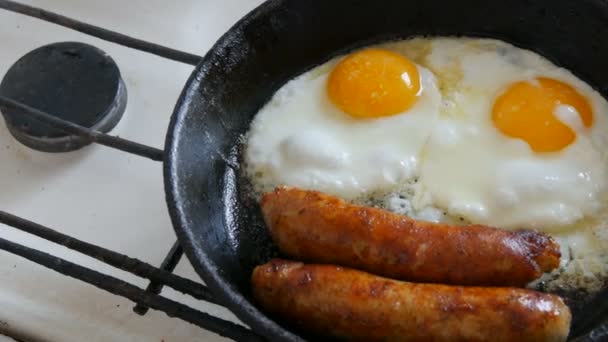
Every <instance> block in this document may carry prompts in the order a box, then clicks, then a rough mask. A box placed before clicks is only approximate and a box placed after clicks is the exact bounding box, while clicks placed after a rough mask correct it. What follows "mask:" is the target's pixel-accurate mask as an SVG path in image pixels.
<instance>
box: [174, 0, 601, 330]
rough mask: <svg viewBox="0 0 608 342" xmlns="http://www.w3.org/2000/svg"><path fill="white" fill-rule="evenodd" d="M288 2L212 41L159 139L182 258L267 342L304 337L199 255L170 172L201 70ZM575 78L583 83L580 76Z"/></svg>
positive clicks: (270, 3) (589, 1)
mask: <svg viewBox="0 0 608 342" xmlns="http://www.w3.org/2000/svg"><path fill="white" fill-rule="evenodd" d="M294 1H298V0H294ZM288 2H290V0H266V1H264V2H263V3H262V4H260V5H259V6H258V7H256V8H255V9H253V10H252V11H250V12H249V13H247V14H246V15H245V16H244V17H242V18H241V19H240V20H239V21H237V22H236V23H235V24H234V25H233V26H231V27H230V28H229V29H228V30H227V31H226V32H225V33H224V34H223V35H222V36H221V37H220V38H219V39H218V40H217V41H216V43H215V44H214V45H213V46H212V47H211V48H210V49H209V51H208V52H207V53H206V54H205V56H204V57H203V59H202V60H201V62H200V63H199V64H198V65H197V66H196V67H195V69H194V70H193V71H192V73H191V75H190V77H189V78H188V80H187V81H186V83H185V84H184V87H183V90H182V92H181V93H180V95H179V97H178V100H177V102H176V105H175V107H174V110H173V113H172V115H171V119H170V123H169V126H168V131H167V135H166V140H165V162H164V163H163V179H164V188H165V197H166V202H167V207H168V211H169V214H170V218H171V222H172V225H173V228H174V230H175V232H176V235H177V237H178V240H179V242H180V243H181V245H182V246H183V248H184V251H185V253H186V255H187V257H188V259H189V261H190V262H191V263H192V265H193V268H194V269H195V271H196V272H197V274H198V275H199V276H200V277H201V279H202V280H203V281H204V282H205V283H206V285H207V286H208V287H209V288H210V289H211V291H212V292H213V293H214V294H215V295H216V296H218V298H219V301H220V302H221V303H222V305H224V306H226V307H227V308H228V309H229V310H230V311H231V312H233V313H235V315H236V316H237V317H238V318H239V319H240V320H242V322H243V323H245V324H247V325H248V326H249V327H251V328H252V329H253V330H254V332H256V333H258V334H260V335H263V336H264V337H266V338H269V339H271V340H285V341H305V339H303V338H302V337H300V336H298V335H296V334H294V333H292V332H291V331H290V330H288V329H285V328H284V327H283V326H281V325H279V324H278V323H276V322H275V321H274V320H273V319H271V318H270V317H269V316H267V315H266V313H265V312H263V311H262V310H260V309H258V307H257V306H255V305H253V303H252V302H251V301H250V299H249V298H246V297H245V296H244V295H243V293H242V292H241V291H239V290H238V289H236V287H235V286H234V285H233V284H230V283H229V282H226V281H224V280H223V279H222V277H221V274H220V271H219V269H218V267H217V265H216V264H215V263H214V262H213V261H212V260H211V258H210V257H209V253H208V252H207V251H205V249H204V248H202V246H198V247H197V244H198V243H197V241H196V240H197V237H195V235H194V233H193V231H192V230H191V229H188V228H186V227H187V226H188V225H189V223H188V222H187V221H188V219H187V215H186V213H185V212H184V210H183V207H181V205H178V204H177V203H178V201H177V200H178V199H179V198H180V197H182V196H183V195H182V194H180V189H179V185H180V184H179V182H178V177H177V169H176V167H177V164H179V163H178V158H177V148H178V145H179V140H180V137H179V136H180V134H179V131H180V130H181V129H182V128H183V126H184V119H185V117H186V116H187V115H188V113H189V110H190V107H191V102H192V98H193V96H195V95H196V93H197V89H198V88H199V87H200V85H201V84H204V83H205V80H206V78H207V76H208V68H207V67H208V66H211V65H213V63H215V62H217V61H219V58H220V57H221V56H223V54H224V52H226V51H227V49H228V48H230V47H233V46H232V45H231V42H230V41H231V40H232V39H233V38H234V36H235V35H238V34H240V33H241V32H242V30H243V28H245V27H247V26H248V25H249V24H250V23H251V22H252V21H255V20H257V19H259V18H261V17H264V16H266V15H268V14H270V13H271V12H272V11H274V10H277V9H279V8H280V7H282V6H284V5H285V4H287V3H288ZM580 4H581V5H582V4H585V5H589V6H596V7H597V8H598V11H597V12H596V13H595V14H596V15H600V16H602V17H604V18H606V19H608V2H606V1H599V0H581V2H580ZM600 7H601V8H600ZM480 36H482V35H480ZM493 38H498V39H501V40H502V39H503V37H493ZM504 40H505V41H507V42H509V43H511V44H514V45H516V46H518V47H521V48H524V49H531V50H534V51H535V52H539V51H536V50H535V49H532V48H531V47H529V46H526V45H525V44H521V43H520V42H517V43H515V42H511V41H510V40H509V39H504ZM539 53H540V52H539ZM541 54H542V55H543V56H544V55H545V54H544V53H541ZM575 74H576V75H577V76H578V77H581V75H579V74H578V73H575ZM581 78H582V79H584V80H586V77H581ZM590 85H591V86H592V87H593V88H594V89H596V90H597V91H599V92H600V93H603V92H602V91H600V89H599V88H598V85H597V84H591V83H590ZM607 98H608V96H607ZM600 327H601V326H600ZM596 328H598V326H594V327H591V329H590V330H589V331H586V332H585V333H583V334H581V335H575V336H572V335H571V336H569V338H571V339H572V338H574V339H576V340H578V338H585V337H586V336H591V335H592V332H593V330H594V329H596Z"/></svg>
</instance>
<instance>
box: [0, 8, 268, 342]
mask: <svg viewBox="0 0 608 342" xmlns="http://www.w3.org/2000/svg"><path fill="white" fill-rule="evenodd" d="M0 9H4V10H7V11H11V12H15V13H20V14H23V15H27V16H30V17H34V18H38V19H41V20H45V21H48V22H51V23H54V24H57V25H61V26H64V27H67V28H70V29H73V30H76V31H79V32H82V33H85V34H88V35H91V36H95V37H97V38H101V39H104V40H107V41H110V42H113V43H116V44H120V45H123V46H126V47H130V48H133V49H137V50H141V51H144V52H147V53H151V54H154V55H157V56H160V57H164V58H167V59H171V60H174V61H178V62H182V63H186V64H190V65H197V64H198V63H199V62H200V61H201V59H202V57H200V56H197V55H192V54H189V53H186V52H182V51H178V50H174V49H170V48H167V47H164V46H160V45H157V44H154V43H150V42H146V41H143V40H139V39H135V38H132V37H128V36H126V35H123V34H120V33H118V32H113V31H110V30H106V29H103V28H100V27H96V26H93V25H90V24H87V23H84V22H81V21H77V20H74V19H71V18H67V17H64V16H62V15H59V14H56V13H52V12H49V11H46V10H43V9H40V8H36V7H31V6H27V5H23V4H20V3H17V2H14V1H9V0H0ZM0 108H7V109H12V110H15V111H19V112H20V113H23V114H24V115H29V116H30V117H31V118H32V119H35V120H37V121H39V122H42V123H45V124H47V125H49V126H51V127H53V128H57V129H60V130H62V131H64V132H66V133H69V134H74V135H78V136H80V137H83V138H85V139H87V140H89V141H90V142H94V143H98V144H101V145H105V146H108V147H111V148H114V149H117V150H120V151H123V152H126V153H131V154H135V155H139V156H142V157H145V158H149V159H152V160H155V161H160V162H162V160H163V151H162V150H159V149H156V148H154V147H150V146H146V145H143V144H139V143H136V142H133V141H129V140H126V139H123V138H119V137H115V136H111V135H108V134H105V133H102V132H98V131H95V130H92V129H90V128H87V127H83V126H80V125H77V124H75V123H73V122H70V121H66V120H63V119H60V118H57V117H55V116H53V115H50V114H48V113H45V112H42V111H40V110H37V109H35V108H32V107H29V106H27V105H25V104H23V103H19V102H17V101H14V100H12V99H10V98H7V97H4V96H0ZM0 223H3V224H6V225H8V226H11V227H14V228H16V229H19V230H21V231H23V232H26V233H29V234H32V235H35V236H38V237H40V238H43V239H45V240H47V241H50V242H53V243H56V244H59V245H61V246H64V247H67V248H69V249H72V250H74V251H77V252H79V253H82V254H84V255H87V256H90V257H92V258H95V259H97V260H99V261H101V262H103V263H106V264H108V265H110V266H113V267H115V268H118V269H121V270H123V271H126V272H129V273H131V274H134V275H136V276H139V277H141V278H145V279H149V280H150V283H149V285H148V287H147V288H146V289H145V290H144V289H141V288H139V287H137V286H135V285H132V284H129V283H127V282H125V281H122V280H120V279H117V278H115V277H112V276H109V275H107V274H103V273H100V272H98V271H95V270H92V269H90V268H87V267H83V266H80V265H78V264H75V263H73V262H70V261H67V260H65V259H62V258H58V257H56V256H53V255H50V254H48V253H45V252H41V251H39V250H36V249H32V248H29V247H26V246H23V245H20V244H18V243H15V242H12V241H8V240H6V239H2V238H0V249H1V250H4V251H6V252H9V253H12V254H15V255H18V256H20V257H23V258H25V259H28V260H30V261H33V262H35V263H37V264H40V265H42V266H44V267H47V268H49V269H52V270H54V271H56V272H59V273H61V274H63V275H66V276H68V277H72V278H75V279H78V280H81V281H84V282H86V283H88V284H91V285H93V286H96V287H98V288H100V289H102V290H105V291H108V292H110V293H112V294H115V295H118V296H122V297H125V298H127V299H129V300H131V301H133V302H134V303H136V306H135V307H134V308H133V311H135V312H136V313H137V314H140V315H144V314H146V312H147V311H148V309H154V310H159V311H163V312H165V313H166V314H167V315H168V316H170V317H176V318H180V319H182V320H184V321H187V322H190V323H192V324H195V325H197V326H199V327H201V328H204V329H207V330H209V331H212V332H215V333H217V334H219V335H221V336H224V337H227V338H230V339H233V340H236V341H261V340H262V338H261V337H259V336H258V335H256V334H255V333H254V332H252V331H251V330H250V329H248V328H246V327H244V326H242V325H239V324H235V323H233V322H230V321H226V320H223V319H221V318H218V317H215V316H212V315H210V314H208V313H205V312H201V311H198V310H195V309H193V308H191V307H189V306H187V305H184V304H181V303H178V302H176V301H173V300H171V299H168V298H166V297H163V296H161V295H160V292H161V290H162V288H163V287H164V286H169V287H171V288H173V289H175V290H177V291H179V292H182V293H184V294H188V295H190V296H192V297H194V298H196V299H199V300H204V301H208V302H210V303H213V304H217V305H222V303H220V302H218V300H217V299H216V298H215V296H214V295H213V294H212V293H211V291H210V290H209V289H208V288H207V287H206V286H204V285H202V284H200V283H197V282H194V281H192V280H189V279H186V278H182V277H180V276H177V275H175V274H173V273H172V271H173V269H174V268H175V266H176V265H177V263H178V262H179V260H180V259H181V257H182V255H183V251H182V248H181V246H180V245H179V242H177V241H176V242H175V243H174V244H173V246H172V247H171V248H170V250H169V252H168V253H167V256H166V257H165V259H164V261H163V262H162V264H161V266H160V267H159V268H158V267H154V266H152V265H150V264H148V263H145V262H143V261H141V260H138V259H134V258H131V257H128V256H126V255H122V254H120V253H117V252H114V251H112V250H109V249H106V248H103V247H100V246H96V245H94V244H91V243H88V242H85V241H81V240H78V239H76V238H73V237H71V236H68V235H65V234H62V233H60V232H58V231H55V230H53V229H50V228H47V227H45V226H42V225H40V224H37V223H34V222H31V221H28V220H26V219H23V218H20V217H17V216H14V215H11V214H9V213H7V212H4V211H0Z"/></svg>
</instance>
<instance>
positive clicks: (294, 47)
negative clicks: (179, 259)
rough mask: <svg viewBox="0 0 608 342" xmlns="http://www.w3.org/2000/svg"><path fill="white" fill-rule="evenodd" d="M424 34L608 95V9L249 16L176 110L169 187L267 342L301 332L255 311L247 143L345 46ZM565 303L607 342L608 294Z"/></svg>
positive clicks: (221, 44) (303, 0) (297, 10)
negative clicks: (496, 45)
mask: <svg viewBox="0 0 608 342" xmlns="http://www.w3.org/2000/svg"><path fill="white" fill-rule="evenodd" d="M418 35H443V36H446V35H448V36H452V35H465V36H479V37H492V38H499V39H503V40H505V41H507V42H510V43H512V44H515V45H517V46H520V47H523V48H527V49H531V50H534V51H536V52H538V53H540V54H541V55H543V56H545V57H547V58H549V59H550V60H552V61H553V62H555V63H557V64H558V65H561V66H563V67H565V68H568V69H570V70H571V71H573V72H574V73H575V74H576V75H578V76H579V77H580V78H582V79H583V80H585V81H587V82H588V83H589V84H590V85H592V86H593V87H595V89H597V90H598V91H600V92H601V93H602V94H603V95H604V96H607V95H608V2H606V0H494V1H487V0H457V1H440V0H392V1H391V0H326V1H323V0H317V1H314V0H271V1H268V2H266V3H265V4H263V5H262V6H260V7H259V8H257V9H256V10H254V11H253V12H251V13H250V14H248V15H247V16H246V17H245V18H243V19H242V20H241V21H239V22H238V23H237V24H236V25H235V26H233V27H232V28H231V29H230V30H229V31H228V32H227V33H226V34H225V35H224V36H223V37H222V38H221V39H220V40H219V41H218V42H217V43H216V45H215V46H214V47H213V48H212V49H211V50H210V51H209V53H207V55H206V56H205V58H204V60H203V61H202V63H201V64H200V65H198V67H197V68H196V70H195V71H194V72H193V74H192V76H191V77H190V79H189V80H188V82H187V84H186V86H185V88H184V91H183V93H182V95H181V96H180V98H179V101H178V102H177V105H176V108H175V113H174V114H173V117H172V120H171V124H170V126H169V132H168V135H167V141H166V149H165V150H166V153H167V156H166V161H167V162H166V163H165V183H166V184H165V186H166V194H167V203H168V206H169V211H170V214H171V218H172V220H173V225H174V227H175V230H176V232H177V235H178V237H179V239H180V241H181V243H182V245H183V246H184V248H185V250H186V253H187V255H188V257H189V259H190V261H191V262H192V265H193V266H194V268H195V269H196V271H197V272H198V273H199V274H200V276H201V277H202V278H203V280H204V281H205V282H206V283H207V284H208V285H209V287H210V288H211V289H212V290H213V291H214V292H215V293H217V294H218V296H220V297H221V300H222V301H223V303H225V304H226V305H227V306H228V307H229V308H230V309H231V310H232V311H234V312H235V313H236V315H237V316H238V317H239V318H240V319H242V320H243V321H244V322H245V323H247V324H249V325H250V326H251V327H252V328H253V329H254V330H255V331H257V332H258V333H260V334H262V335H264V336H266V337H268V338H269V339H272V340H285V341H297V340H302V337H300V336H302V335H298V334H299V332H296V331H293V330H290V328H289V326H288V325H287V324H285V323H283V322H280V321H278V320H275V318H271V317H268V316H266V315H265V314H264V313H263V312H261V311H260V310H259V309H258V308H257V307H256V306H255V304H254V303H253V302H252V298H251V292H250V282H249V277H250V275H251V271H252V269H253V267H254V266H256V265H258V264H261V263H264V262H266V261H267V260H268V259H269V258H270V257H271V256H272V255H274V253H275V250H274V247H273V246H272V243H271V241H270V240H269V237H268V236H267V234H266V232H265V228H264V225H263V223H262V221H261V219H260V215H259V212H258V210H259V209H258V207H257V204H256V203H252V202H251V201H249V200H248V199H247V198H246V196H244V195H243V193H244V189H245V188H246V187H247V183H246V181H244V180H243V179H241V177H239V153H240V150H239V141H240V140H239V139H240V138H241V136H242V134H244V133H245V132H247V130H248V127H249V123H250V122H251V120H252V118H253V117H254V115H255V114H256V112H257V111H258V110H259V109H260V108H261V107H262V106H263V105H264V103H265V102H266V101H267V100H269V98H270V97H271V96H272V95H273V93H274V92H275V91H276V90H277V89H278V88H279V87H280V86H281V85H283V84H284V83H285V82H286V81H288V80H289V79H291V78H293V77H294V76H296V75H298V74H300V73H302V72H304V71H306V70H308V69H310V68H311V67H313V66H315V65H318V64H320V63H323V62H324V61H326V60H328V59H330V58H332V57H334V56H336V55H338V54H342V53H344V52H346V51H348V50H349V49H353V48H356V47H360V46H364V45H367V44H370V43H376V42H380V41H386V40H391V39H399V38H407V37H411V36H418ZM569 295H570V298H574V299H573V300H570V301H569V304H570V305H571V308H572V309H573V312H574V323H573V330H572V333H571V336H572V337H578V336H583V335H584V336H586V338H591V339H593V338H594V339H595V340H598V341H599V340H608V328H606V327H605V326H604V325H603V324H602V321H603V320H604V318H605V317H608V316H606V312H607V311H608V310H605V309H606V308H608V293H602V294H600V295H599V297H598V298H595V300H593V301H590V302H587V301H584V300H582V299H580V298H582V297H584V296H578V297H577V294H569ZM579 297H580V298H579ZM592 329H595V330H594V331H593V333H590V331H591V330H592ZM594 336H595V337H594Z"/></svg>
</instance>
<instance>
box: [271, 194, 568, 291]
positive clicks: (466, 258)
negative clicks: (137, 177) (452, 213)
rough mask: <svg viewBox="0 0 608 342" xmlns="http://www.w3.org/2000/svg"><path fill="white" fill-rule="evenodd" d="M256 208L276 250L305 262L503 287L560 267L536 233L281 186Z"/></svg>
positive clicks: (556, 254)
mask: <svg viewBox="0 0 608 342" xmlns="http://www.w3.org/2000/svg"><path fill="white" fill-rule="evenodd" d="M261 207H262V211H263V214H264V219H265V221H266V224H267V226H268V229H269V231H270V233H271V236H272V239H273V240H274V242H275V243H276V244H277V245H278V246H279V249H280V250H281V252H282V253H284V254H285V255H287V256H289V257H292V258H294V259H298V260H302V261H307V262H318V263H331V264H339V265H344V266H349V267H353V268H358V269H363V270H366V271H369V272H372V273H375V274H379V275H383V276H386V277H391V278H396V279H401V280H411V281H420V282H430V283H446V284H459V285H505V286H523V285H525V284H527V283H528V282H530V281H532V280H534V279H536V278H538V277H540V276H541V275H542V274H543V273H544V272H547V271H550V270H552V269H554V268H556V267H557V266H558V265H559V258H560V251H559V245H558V244H557V243H556V242H555V241H554V240H553V239H552V238H551V237H549V236H548V235H545V234H542V233H539V232H536V231H530V230H519V231H507V230H501V229H497V228H492V227H487V226H480V225H468V226H453V225H447V224H439V223H431V222H424V221H417V220H414V219H412V218H409V217H405V216H402V215H397V214H394V213H391V212H389V211H386V210H382V209H377V208H370V207H362V206H356V205H353V204H350V203H348V202H346V201H344V200H341V199H339V198H336V197H333V196H329V195H325V194H323V193H320V192H316V191H305V190H301V189H297V188H288V187H281V188H278V189H276V190H275V191H274V192H271V193H268V194H266V195H264V197H263V199H262V201H261Z"/></svg>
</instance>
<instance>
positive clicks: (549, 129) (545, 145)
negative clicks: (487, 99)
mask: <svg viewBox="0 0 608 342" xmlns="http://www.w3.org/2000/svg"><path fill="white" fill-rule="evenodd" d="M559 105H568V106H571V107H573V108H574V109H576V111H577V112H578V114H579V116H580V119H581V121H582V123H583V124H584V125H585V127H591V124H592V122H593V114H592V110H591V106H590V105H589V102H588V101H587V99H586V98H585V97H583V96H582V95H581V94H579V93H578V92H577V91H576V90H575V89H574V88H573V87H571V86H570V85H568V84H566V83H563V82H560V81H558V80H554V79H551V78H545V77H539V78H537V79H535V80H533V81H520V82H516V83H514V84H512V85H511V86H510V87H509V88H508V89H507V90H506V91H505V92H504V93H503V94H502V95H500V97H498V99H497V100H496V102H495V103H494V108H493V109H492V120H493V121H494V125H495V126H496V128H498V130H499V131H501V132H502V133H503V134H506V135H508V136H510V137H513V138H519V139H523V140H524V141H526V142H527V143H528V145H530V147H531V148H532V150H534V151H536V152H555V151H559V150H561V149H563V148H564V147H566V146H568V145H570V144H571V143H572V142H573V141H574V140H575V139H576V134H575V132H574V131H573V130H572V129H571V128H570V127H568V126H567V125H566V124H564V123H563V122H562V121H560V120H559V119H558V117H556V115H555V111H556V109H557V108H558V106H559Z"/></svg>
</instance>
